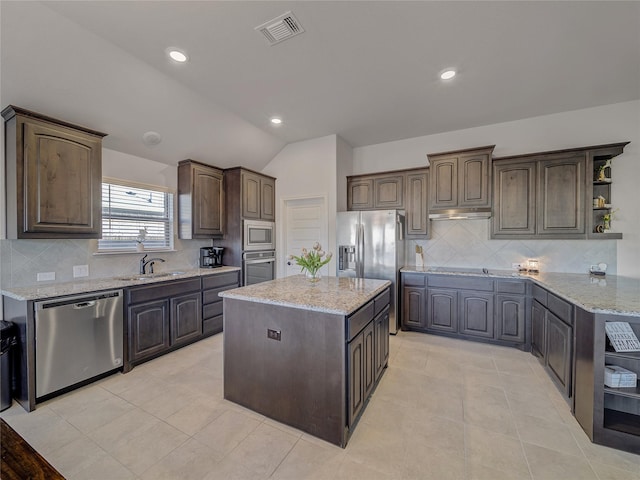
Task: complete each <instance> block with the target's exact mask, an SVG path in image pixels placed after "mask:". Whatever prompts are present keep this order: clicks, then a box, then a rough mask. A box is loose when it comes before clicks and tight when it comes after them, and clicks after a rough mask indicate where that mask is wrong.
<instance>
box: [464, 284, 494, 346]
mask: <svg viewBox="0 0 640 480" xmlns="http://www.w3.org/2000/svg"><path fill="white" fill-rule="evenodd" d="M458 300H459V302H460V312H459V314H458V319H459V320H460V328H459V332H460V333H462V334H463V335H470V336H472V337H482V338H493V336H494V333H493V331H494V328H493V326H494V318H493V302H494V300H493V293H484V292H468V291H461V292H458Z"/></svg>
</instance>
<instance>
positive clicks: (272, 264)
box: [242, 250, 276, 285]
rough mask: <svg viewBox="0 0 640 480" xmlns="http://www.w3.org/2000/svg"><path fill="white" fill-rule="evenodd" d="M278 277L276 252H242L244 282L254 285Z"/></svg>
mask: <svg viewBox="0 0 640 480" xmlns="http://www.w3.org/2000/svg"><path fill="white" fill-rule="evenodd" d="M274 278H276V252H275V250H267V251H263V252H257V251H256V252H244V253H243V254H242V284H243V285H253V284H255V283H260V282H266V281H268V280H273V279H274Z"/></svg>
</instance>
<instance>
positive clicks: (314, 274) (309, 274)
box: [305, 270, 322, 285]
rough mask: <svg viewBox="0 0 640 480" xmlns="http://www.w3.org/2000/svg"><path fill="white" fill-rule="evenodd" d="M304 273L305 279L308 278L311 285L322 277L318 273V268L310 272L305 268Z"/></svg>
mask: <svg viewBox="0 0 640 480" xmlns="http://www.w3.org/2000/svg"><path fill="white" fill-rule="evenodd" d="M305 275H306V276H307V280H309V282H311V284H312V285H315V284H316V283H318V282H319V281H320V279H321V278H322V275H320V271H319V270H318V271H315V272H310V271H309V270H307V271H306V272H305Z"/></svg>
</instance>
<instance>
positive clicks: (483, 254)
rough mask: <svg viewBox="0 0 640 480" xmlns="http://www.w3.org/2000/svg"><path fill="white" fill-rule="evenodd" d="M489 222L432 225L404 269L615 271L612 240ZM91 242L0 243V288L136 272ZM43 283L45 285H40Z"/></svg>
mask: <svg viewBox="0 0 640 480" xmlns="http://www.w3.org/2000/svg"><path fill="white" fill-rule="evenodd" d="M489 228H490V221H489V220H448V221H433V222H431V239H429V240H409V241H408V243H407V246H406V247H407V248H406V252H407V254H406V255H407V258H406V263H407V264H408V265H414V264H415V246H416V245H420V246H422V247H423V251H424V260H425V265H427V266H447V267H471V268H489V269H497V270H508V269H510V268H511V264H512V263H521V262H524V261H526V260H527V259H529V258H536V259H538V260H539V261H540V271H542V272H563V273H586V272H588V271H589V266H590V265H594V264H597V263H600V262H604V263H606V264H607V265H608V266H609V267H608V269H607V273H610V274H615V273H616V241H615V240H597V241H596V240H589V241H588V240H489ZM95 242H96V241H95V240H0V285H2V287H7V288H8V287H23V286H27V285H34V284H36V274H37V273H38V272H55V274H56V280H55V281H56V282H68V281H72V280H73V279H74V278H73V266H74V265H89V278H105V277H115V276H120V275H128V274H133V273H137V272H138V268H139V263H138V262H139V260H140V258H142V255H144V253H136V254H133V253H131V254H121V255H94V254H93V252H94V251H95V248H96V247H95ZM208 244H209V242H207V241H206V240H205V241H198V240H175V249H176V251H175V252H161V253H157V254H156V253H152V254H151V255H152V256H157V257H161V258H164V259H165V260H166V262H165V263H162V264H157V267H156V268H157V271H166V270H179V269H186V268H196V267H197V266H198V261H199V251H200V247H203V246H207V245H208ZM43 283H44V282H43Z"/></svg>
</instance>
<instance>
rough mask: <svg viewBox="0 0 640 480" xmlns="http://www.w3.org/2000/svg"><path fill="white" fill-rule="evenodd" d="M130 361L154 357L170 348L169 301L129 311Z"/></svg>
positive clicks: (133, 308)
mask: <svg viewBox="0 0 640 480" xmlns="http://www.w3.org/2000/svg"><path fill="white" fill-rule="evenodd" d="M128 317H129V360H130V361H136V360H142V359H144V358H147V357H153V356H154V355H157V354H159V353H162V352H163V351H165V350H166V349H168V348H169V301H168V300H158V301H154V302H148V303H143V304H140V305H136V306H134V307H129V309H128Z"/></svg>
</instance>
